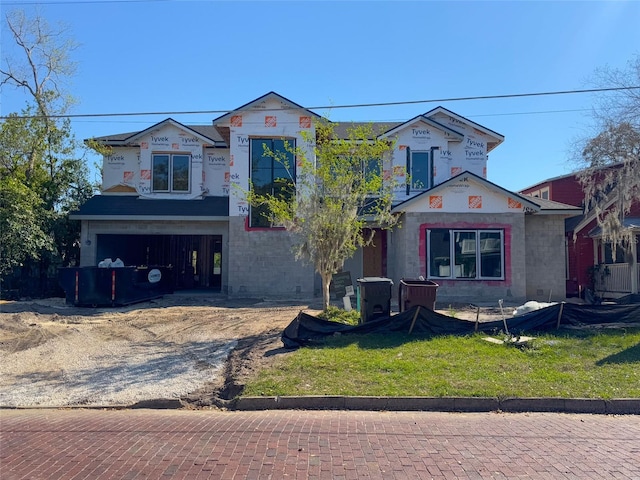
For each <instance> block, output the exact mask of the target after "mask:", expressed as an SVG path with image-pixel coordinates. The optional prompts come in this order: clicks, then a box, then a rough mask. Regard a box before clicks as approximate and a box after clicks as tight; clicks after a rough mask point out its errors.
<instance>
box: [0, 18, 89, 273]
mask: <svg viewBox="0 0 640 480" xmlns="http://www.w3.org/2000/svg"><path fill="white" fill-rule="evenodd" d="M5 20H6V22H5V23H6V32H7V33H8V34H9V35H7V34H6V33H5V28H4V25H3V34H5V35H6V38H10V39H11V40H12V41H13V44H11V48H9V44H7V45H6V46H5V45H4V44H3V47H5V48H3V52H2V55H3V57H2V59H1V62H0V87H1V88H2V89H3V91H4V90H6V89H8V88H15V89H16V90H18V91H21V92H22V93H24V94H25V96H26V98H27V100H26V102H25V107H24V108H23V109H22V111H21V112H20V113H15V112H14V113H11V114H9V115H7V116H6V117H5V119H4V120H3V121H2V122H0V232H1V233H0V237H1V241H0V276H1V278H0V281H5V280H7V281H11V280H12V279H13V278H14V277H16V276H17V273H16V272H15V269H20V275H22V276H23V277H32V276H33V274H32V273H31V272H35V271H37V272H39V274H38V275H39V277H40V278H42V277H43V276H46V275H49V274H48V272H49V271H50V270H52V269H54V268H52V267H56V266H59V265H63V264H68V263H69V262H70V261H72V260H73V259H74V258H77V256H78V252H79V248H78V238H79V230H80V229H79V225H78V222H75V221H70V220H69V218H68V213H69V211H70V210H72V209H74V208H76V207H77V206H78V205H79V204H80V203H82V202H83V201H84V200H86V198H88V197H89V196H91V194H92V192H93V188H92V186H91V185H90V183H89V181H88V171H87V168H86V165H85V163H84V160H83V159H82V158H81V155H79V147H80V145H79V144H78V143H77V142H76V141H75V139H74V136H73V134H72V132H71V124H70V120H69V119H68V118H62V115H64V114H65V112H66V111H67V110H68V108H69V107H70V105H71V104H72V97H71V96H69V95H67V94H66V88H65V82H66V81H67V80H69V79H70V78H71V76H72V74H73V72H74V71H75V63H74V62H72V61H71V59H70V54H71V51H72V50H73V49H74V48H75V46H76V44H75V42H73V40H71V39H70V37H69V36H68V34H67V32H66V30H65V29H64V28H63V27H61V28H60V29H52V28H50V27H49V25H48V24H47V22H46V21H45V20H44V18H43V17H41V16H39V15H36V16H35V17H33V18H28V17H27V16H26V15H25V13H24V12H22V11H15V12H11V13H8V14H7V15H6V16H5ZM11 54H13V56H12V55H11Z"/></svg>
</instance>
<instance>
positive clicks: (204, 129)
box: [85, 118, 224, 147]
mask: <svg viewBox="0 0 640 480" xmlns="http://www.w3.org/2000/svg"><path fill="white" fill-rule="evenodd" d="M166 125H173V126H174V127H176V128H179V129H180V130H184V131H185V132H189V133H191V134H192V135H193V136H195V137H197V138H199V139H200V140H201V141H202V142H203V143H205V144H210V145H212V146H223V144H224V140H223V138H222V136H220V133H218V131H217V130H216V129H215V128H214V127H213V126H212V125H184V124H182V123H180V122H178V121H176V120H174V119H172V118H167V119H165V120H162V121H161V122H158V123H156V124H155V125H152V126H150V127H148V128H145V129H144V130H140V131H138V132H129V133H118V134H114V135H107V136H103V137H95V138H92V139H85V143H86V142H88V141H89V140H93V141H97V142H99V143H102V144H104V145H109V146H113V147H115V146H125V147H126V146H128V145H130V144H132V143H134V142H135V141H136V140H138V139H140V138H141V137H144V136H145V135H146V134H148V133H149V132H152V131H154V130H157V129H158V128H162V127H164V126H166Z"/></svg>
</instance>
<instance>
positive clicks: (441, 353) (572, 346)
mask: <svg viewBox="0 0 640 480" xmlns="http://www.w3.org/2000/svg"><path fill="white" fill-rule="evenodd" d="M484 337H486V335H485V334H482V335H480V334H476V335H470V336H453V335H447V336H434V337H417V336H415V335H413V336H411V335H406V334H396V335H341V336H336V337H331V338H329V339H327V340H326V341H325V342H323V343H322V344H321V345H317V346H314V347H305V348H301V349H298V350H296V351H294V352H292V353H288V354H286V355H283V356H282V357H281V358H279V359H278V360H277V361H276V363H275V365H274V366H273V367H272V368H270V369H268V370H263V371H261V372H259V374H258V375H257V376H256V377H255V378H254V379H252V380H251V381H250V382H249V383H248V384H247V386H246V388H245V390H244V392H243V394H242V395H243V396H274V395H281V396H287V395H364V396H431V397H449V396H462V397H495V398H508V397H566V398H570V397H575V398H640V329H638V328H634V329H632V328H626V329H606V330H597V331H595V330H564V331H563V330H561V331H559V333H554V334H550V333H545V334H542V335H538V336H536V337H535V339H534V340H532V341H531V342H529V344H528V345H527V346H525V347H516V346H514V345H508V344H505V345H496V344H492V343H489V342H487V341H486V340H483V338H484ZM496 338H498V337H496Z"/></svg>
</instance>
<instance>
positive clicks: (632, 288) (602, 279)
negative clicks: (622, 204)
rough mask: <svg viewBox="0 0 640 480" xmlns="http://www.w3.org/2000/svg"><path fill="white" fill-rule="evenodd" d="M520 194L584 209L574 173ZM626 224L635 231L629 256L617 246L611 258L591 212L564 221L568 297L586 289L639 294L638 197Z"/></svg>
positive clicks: (605, 294)
mask: <svg viewBox="0 0 640 480" xmlns="http://www.w3.org/2000/svg"><path fill="white" fill-rule="evenodd" d="M609 168H611V167H609ZM519 193H521V194H524V195H530V196H532V197H537V198H543V199H548V200H553V201H555V202H561V203H565V204H568V205H574V206H578V207H583V208H584V193H583V191H582V185H581V184H580V182H579V180H578V177H577V173H571V174H568V175H562V176H559V177H555V178H550V179H548V180H544V181H543V182H540V183H537V184H535V185H533V186H531V187H528V188H525V189H524V190H522V191H520V192H519ZM625 226H626V227H627V228H630V229H631V230H633V231H634V232H635V234H636V235H635V238H636V242H635V245H633V246H632V250H633V254H632V258H631V259H629V258H626V259H625V258H624V256H623V253H622V251H621V249H616V258H613V255H612V249H611V246H610V245H608V244H606V243H604V242H602V241H601V239H600V229H599V227H598V226H597V222H596V219H595V214H594V212H593V211H591V212H589V211H587V212H584V213H583V214H582V215H578V216H575V217H570V218H567V219H566V220H565V248H566V268H565V272H566V282H567V297H578V296H579V297H583V296H584V293H585V291H586V289H591V290H593V291H595V293H596V294H597V295H598V296H600V297H603V298H618V297H622V296H625V295H628V294H637V293H639V292H638V288H639V287H638V285H639V284H640V268H639V266H638V253H639V252H640V247H639V245H640V199H638V201H637V202H635V203H634V204H633V205H632V208H631V212H630V213H629V215H627V217H626V219H625ZM574 238H575V240H574Z"/></svg>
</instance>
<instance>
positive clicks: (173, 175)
mask: <svg viewBox="0 0 640 480" xmlns="http://www.w3.org/2000/svg"><path fill="white" fill-rule="evenodd" d="M190 165H191V156H190V155H185V154H178V153H173V154H170V153H156V154H154V155H153V157H152V165H151V168H152V176H151V189H152V190H153V191H154V192H179V193H188V192H189V190H190V185H189V178H190V174H189V167H190Z"/></svg>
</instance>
